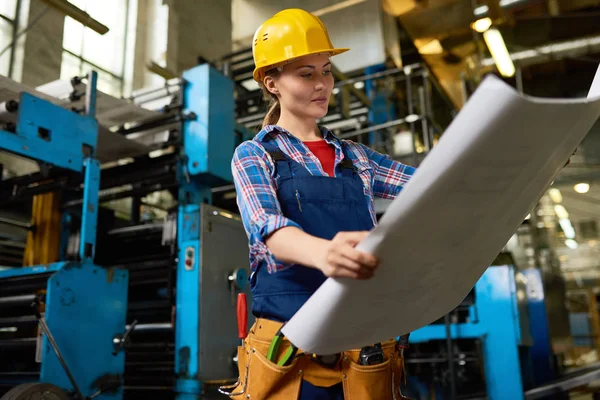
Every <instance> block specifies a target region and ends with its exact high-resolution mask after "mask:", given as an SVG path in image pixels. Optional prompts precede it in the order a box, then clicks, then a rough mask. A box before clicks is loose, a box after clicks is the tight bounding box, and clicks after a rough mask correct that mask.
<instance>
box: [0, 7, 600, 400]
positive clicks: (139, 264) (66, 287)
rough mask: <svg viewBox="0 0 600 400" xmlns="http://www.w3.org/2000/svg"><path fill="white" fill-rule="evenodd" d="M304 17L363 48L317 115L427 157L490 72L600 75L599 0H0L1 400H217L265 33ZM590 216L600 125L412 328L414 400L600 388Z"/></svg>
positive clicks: (240, 280)
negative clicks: (431, 314) (456, 296)
mask: <svg viewBox="0 0 600 400" xmlns="http://www.w3.org/2000/svg"><path fill="white" fill-rule="evenodd" d="M295 7H300V8H302V9H304V10H307V11H310V12H312V13H314V14H315V15H317V16H319V17H320V18H321V19H322V20H323V22H324V23H325V25H326V26H327V28H328V30H329V34H330V36H331V39H332V41H333V43H334V45H336V46H341V47H349V48H351V51H350V52H348V53H344V54H341V55H339V56H336V57H335V58H334V59H332V62H333V75H334V78H335V89H334V91H333V95H332V97H331V100H330V103H329V112H328V114H327V116H326V117H324V118H322V120H321V121H319V123H321V124H322V125H324V126H326V127H328V128H329V129H330V130H331V131H332V132H334V133H335V134H336V135H338V136H339V137H342V138H349V139H352V140H355V141H357V142H360V143H363V144H365V145H367V146H369V147H371V148H373V149H375V150H377V151H380V152H382V153H384V154H387V155H389V156H390V157H392V158H394V159H396V160H399V161H402V162H403V163H405V164H408V165H412V166H415V167H418V166H419V164H420V163H421V162H422V161H423V159H424V158H425V157H426V156H427V155H428V154H429V153H430V152H431V151H432V150H433V149H434V148H435V146H436V144H437V143H438V141H439V140H440V137H442V136H443V134H444V131H445V130H446V129H447V127H448V126H449V125H450V124H451V123H452V121H453V119H454V118H455V117H456V115H457V114H458V113H459V112H460V110H461V109H462V108H463V107H464V105H465V104H466V103H467V102H468V101H469V98H470V96H471V95H472V94H473V93H474V92H475V91H476V90H477V88H478V86H479V85H480V84H481V82H482V81H483V80H484V79H485V77H486V76H488V75H490V74H491V75H495V76H497V77H499V78H500V79H502V80H503V81H504V82H506V83H507V84H509V85H510V86H512V87H513V88H514V90H516V91H517V92H519V93H520V94H523V95H526V96H535V97H542V98H584V97H586V96H587V93H588V90H589V88H590V85H591V83H592V81H593V79H594V76H595V74H596V71H597V69H598V66H599V64H600V1H599V0H302V1H300V0H296V1H292V0H213V1H208V0H68V1H67V0H0V396H2V395H4V394H5V393H8V392H9V391H10V390H11V389H13V388H15V387H17V386H20V387H22V388H23V389H22V390H21V391H20V392H19V393H16V394H15V392H13V395H12V397H7V398H6V399H8V398H10V399H13V400H16V399H29V398H32V399H33V398H47V399H50V398H52V399H64V398H67V397H64V396H65V394H64V393H68V394H69V396H77V395H78V391H80V392H81V393H83V395H84V396H86V397H85V398H89V399H91V398H98V399H109V398H110V399H138V398H140V399H141V398H144V399H147V398H151V399H155V398H156V399H171V398H186V399H188V398H226V396H224V395H222V394H220V393H219V388H220V387H221V386H222V385H224V384H227V383H230V384H233V383H235V382H236V380H237V378H238V369H237V364H236V362H237V360H236V358H235V352H236V348H237V346H238V344H239V338H238V331H237V325H236V324H237V321H236V297H237V295H238V294H239V293H248V295H249V293H250V292H249V287H248V279H247V278H248V274H249V273H250V271H249V265H248V242H247V237H246V235H245V232H244V230H243V229H242V226H241V222H240V217H239V211H238V208H237V205H236V192H235V188H234V186H233V184H232V180H231V170H230V161H231V157H232V155H233V150H234V148H235V147H236V145H238V144H239V143H241V142H242V141H244V140H249V139H251V138H252V137H253V136H254V135H255V134H256V133H257V132H258V131H259V130H260V124H261V122H262V119H263V117H264V115H265V113H266V110H267V104H266V102H265V101H264V99H263V97H262V94H261V91H260V89H259V87H258V85H257V83H256V82H255V81H254V80H253V79H252V71H253V69H254V62H253V58H252V50H251V44H252V39H253V34H254V32H255V31H256V29H257V28H258V26H259V25H260V24H261V23H262V22H263V21H264V20H265V19H267V18H269V17H270V16H272V15H273V14H275V13H276V12H277V11H279V10H282V9H286V8H295ZM190 82H191V83H193V84H192V85H190V84H189V83H190ZM27 126H29V127H30V128H27ZM195 130H196V131H197V130H200V131H202V132H205V134H206V136H205V137H207V138H208V139H207V140H205V141H203V140H195V139H194V137H195V136H194V135H193V132H194V131H195ZM15 132H18V133H19V134H21V133H22V132H26V133H24V135H25V136H23V139H22V141H21V139H19V140H16V139H14V138H15V137H16V135H15ZM27 132H28V133H27ZM40 138H41V139H42V140H39V139H40ZM90 155H93V156H91V157H90ZM508 201H510V200H508ZM388 204H389V201H384V200H377V201H376V208H377V213H378V215H379V216H381V215H383V214H384V213H385V210H386V207H387V205H388ZM90 215H92V216H93V217H90ZM599 221H600V121H599V122H598V123H596V124H595V125H594V126H593V127H592V129H591V130H590V132H589V133H588V134H587V136H586V137H585V139H584V140H583V141H582V142H581V144H580V145H579V146H578V148H577V151H576V152H575V153H574V154H573V156H572V157H571V159H570V163H569V164H568V165H567V166H566V167H565V168H564V169H563V170H562V171H561V172H560V173H559V175H558V176H557V177H556V179H555V180H554V182H553V183H552V185H551V186H550V187H548V190H547V191H546V192H545V193H543V195H542V196H541V198H540V199H539V201H538V202H537V204H536V205H535V207H534V208H533V209H532V210H531V213H530V214H529V215H528V216H527V218H526V219H525V220H524V221H523V223H522V224H521V225H520V226H519V228H518V229H517V230H516V231H515V233H514V235H513V236H512V237H511V238H510V240H509V241H508V242H507V244H506V246H505V248H504V250H503V251H502V252H501V253H500V254H499V255H498V257H497V258H496V260H495V261H494V263H493V265H491V266H490V267H489V268H488V270H487V271H486V273H485V274H484V275H483V276H482V278H481V280H480V281H478V283H477V284H476V285H475V287H474V288H473V290H472V291H471V293H470V294H469V295H468V296H467V297H466V298H465V300H464V301H463V302H462V303H461V304H460V305H458V307H457V308H456V309H455V310H453V311H452V312H451V313H450V314H448V315H447V316H445V317H444V318H441V319H440V320H439V321H435V322H434V323H432V324H431V325H429V326H426V327H423V328H422V330H420V332H419V331H415V332H413V333H412V334H411V343H410V347H409V348H408V349H407V350H406V351H405V367H406V370H407V378H406V382H403V383H402V385H403V391H404V393H405V395H406V396H408V397H411V398H414V399H434V398H435V399H440V398H441V399H452V400H456V399H491V400H497V399H526V398H527V399H598V398H600V314H599V312H600V311H599V307H598V302H599V300H598V294H599V293H600V227H599ZM86 260H87V261H89V262H93V268H92V267H90V268H83V267H81V265H83V264H85V262H86ZM82 263H83V264H82ZM73 266H76V268H73ZM186 272H188V273H190V274H188V275H186ZM500 272H502V273H500ZM191 274H193V275H191ZM189 276H192V278H189ZM398 284H399V285H404V284H406V283H400V282H399V283H398ZM184 294H185V296H186V297H185V298H184ZM89 304H96V305H97V304H103V306H101V307H100V306H98V307H99V308H98V310H99V311H98V313H97V314H95V313H90V312H89V310H90V308H89ZM119 304H120V306H117V305H119ZM86 305H88V306H86ZM113 305H114V307H113ZM176 310H177V312H176ZM100 312H102V313H104V314H102V317H99V315H100ZM393 317H394V316H391V318H393ZM45 327H48V328H49V330H50V331H51V333H52V335H53V336H54V339H55V340H54V341H50V340H49V339H48V335H47V334H46V331H45ZM190 327H192V329H190ZM106 338H109V339H108V340H107V339H106ZM53 342H54V343H53ZM55 345H56V346H55ZM56 347H58V351H57V349H56ZM59 354H61V356H60V357H59ZM63 362H66V364H67V369H69V370H70V372H68V373H67V372H66V370H65V367H64V365H63ZM73 382H76V383H77V385H74V384H73ZM44 384H52V385H54V386H53V387H58V388H61V389H63V390H64V393H62V394H57V393H58V392H57V393H55V394H52V393H54V392H53V390H55V389H49V387H47V386H44ZM23 385H25V386H23ZM36 385H37V386H36ZM76 386H77V387H79V389H76ZM35 390H38V391H39V393H46V394H47V396H49V397H28V396H33V395H32V393H34V392H35ZM51 392H52V393H51ZM35 393H38V392H35ZM190 393H192V394H190ZM52 396H54V397H52ZM61 396H63V397H61ZM190 396H191V397H190ZM69 398H77V397H69ZM0 399H3V400H4V399H5V397H0Z"/></svg>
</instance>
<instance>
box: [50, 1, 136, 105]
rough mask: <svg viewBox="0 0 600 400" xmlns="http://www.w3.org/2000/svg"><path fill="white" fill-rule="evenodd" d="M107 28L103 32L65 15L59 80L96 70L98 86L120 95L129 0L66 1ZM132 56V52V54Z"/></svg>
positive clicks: (123, 85) (122, 87)
mask: <svg viewBox="0 0 600 400" xmlns="http://www.w3.org/2000/svg"><path fill="white" fill-rule="evenodd" d="M70 2H71V3H72V4H73V5H75V6H77V7H79V8H81V9H82V10H84V11H85V12H87V13H88V14H90V16H91V17H92V18H94V19H96V20H98V21H100V22H101V23H102V24H104V25H106V26H107V27H108V29H109V31H108V32H107V33H105V34H104V35H100V34H98V33H96V32H95V31H93V30H91V29H89V28H87V27H85V26H83V25H82V24H80V23H79V22H77V21H75V20H74V19H72V18H70V17H66V18H65V28H64V34H63V55H62V65H61V73H60V75H61V79H70V78H72V77H73V76H82V75H85V74H87V73H88V72H89V71H90V70H91V69H94V70H95V71H97V72H98V89H99V90H101V91H103V92H105V93H108V94H111V95H113V96H116V97H120V96H122V95H123V91H124V87H125V84H124V76H125V65H126V49H127V30H128V22H129V18H128V14H129V3H130V0H103V1H97V0H70ZM132 56H133V55H132Z"/></svg>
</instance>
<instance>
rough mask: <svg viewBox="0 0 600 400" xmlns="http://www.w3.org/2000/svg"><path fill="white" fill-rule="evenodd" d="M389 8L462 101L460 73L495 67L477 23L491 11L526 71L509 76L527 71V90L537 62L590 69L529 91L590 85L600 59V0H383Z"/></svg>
mask: <svg viewBox="0 0 600 400" xmlns="http://www.w3.org/2000/svg"><path fill="white" fill-rule="evenodd" d="M384 9H385V10H386V11H387V12H390V13H393V14H394V15H395V16H397V17H398V19H399V21H400V23H401V25H402V26H403V27H404V29H405V30H406V31H407V33H408V35H409V36H410V37H411V39H412V40H413V42H414V44H415V45H416V47H417V49H418V50H419V53H420V55H421V56H422V58H423V59H424V60H425V62H426V63H427V64H429V66H430V68H431V69H432V71H433V73H434V74H435V75H436V76H437V78H438V79H439V80H440V82H441V84H442V86H443V87H444V88H445V89H446V91H447V93H448V95H449V96H450V98H451V99H452V100H453V102H454V104H455V105H456V106H457V107H458V108H460V107H461V106H462V105H463V103H464V101H465V96H464V84H463V82H462V80H461V77H463V76H464V77H465V78H466V80H471V81H473V82H475V83H476V82H478V80H479V79H481V76H482V75H484V74H485V73H488V72H493V71H495V70H496V65H495V63H494V60H493V59H492V57H491V54H490V52H489V50H488V47H487V46H486V43H485V41H484V38H483V35H482V34H481V33H478V32H476V31H475V30H474V29H473V28H472V27H471V24H473V23H474V22H475V21H477V20H478V19H481V18H485V17H490V19H491V21H492V23H493V27H494V28H496V29H497V30H498V31H500V32H501V34H502V37H503V39H504V42H505V44H506V47H507V48H508V51H509V52H510V55H511V58H512V59H513V62H514V64H515V66H516V67H517V68H518V69H519V68H520V71H519V72H520V73H521V75H520V77H518V78H517V77H514V78H509V80H511V81H512V82H515V80H516V79H522V81H520V82H519V85H521V84H523V85H524V92H525V93H527V85H528V83H532V82H533V76H532V71H533V70H536V68H537V70H538V71H540V72H543V75H548V74H549V73H550V74H552V75H553V76H555V77H556V76H557V75H558V76H560V75H561V74H562V73H564V72H565V70H568V71H571V72H573V70H575V71H578V70H584V71H585V72H584V73H583V74H578V73H577V72H574V73H573V75H574V77H575V78H577V77H579V78H581V79H576V82H573V81H570V82H566V84H565V82H563V85H561V86H563V87H561V88H559V89H560V90H557V89H554V90H549V89H550V88H541V89H540V88H539V87H538V88H534V93H528V94H535V95H541V96H556V95H559V96H569V97H572V96H574V95H576V94H575V93H573V92H574V90H573V89H572V88H573V87H578V86H581V82H584V83H587V85H588V87H589V82H590V81H589V78H590V74H591V73H593V71H594V70H595V67H594V62H595V63H596V65H597V63H598V61H600V57H599V56H598V54H600V23H599V21H600V0H421V1H419V0H408V1H404V0H384ZM548 64H550V65H548ZM543 65H546V67H545V68H541V67H540V66H543ZM557 72H558V74H557ZM536 81H539V79H538V78H537V77H536ZM546 83H547V82H546ZM567 85H570V87H566V86H567ZM584 87H585V86H584Z"/></svg>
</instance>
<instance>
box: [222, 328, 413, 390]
mask: <svg viewBox="0 0 600 400" xmlns="http://www.w3.org/2000/svg"><path fill="white" fill-rule="evenodd" d="M282 325H283V324H282V323H279V322H275V321H271V320H266V319H257V320H256V322H255V323H254V325H253V326H252V327H251V328H250V331H249V334H248V337H247V338H246V339H245V341H244V346H243V347H242V346H239V347H238V371H239V379H238V382H237V383H236V384H235V385H233V386H231V387H230V391H229V393H228V394H229V396H230V398H232V399H256V400H267V399H269V400H271V399H273V400H279V399H282V400H296V399H298V398H299V392H300V386H301V383H302V380H306V381H308V382H309V383H311V384H312V385H314V386H320V387H329V386H333V385H335V384H338V383H340V382H342V383H343V388H344V399H345V400H353V399H356V400H371V399H373V400H375V399H377V400H400V399H406V397H404V396H402V394H401V393H400V389H399V388H400V384H401V382H402V381H403V380H404V379H405V375H404V358H403V357H402V354H401V349H399V348H398V347H397V346H396V341H395V340H389V341H386V342H382V343H381V347H382V349H383V353H384V362H383V363H380V364H376V365H360V364H359V363H358V362H359V356H360V349H356V350H350V351H345V352H343V353H341V354H337V355H332V356H316V355H314V354H310V353H306V352H303V351H302V350H301V349H299V350H298V351H297V352H296V353H295V355H294V357H293V358H292V359H291V360H290V361H288V362H287V363H286V364H285V365H278V363H277V362H276V360H275V362H273V361H269V359H268V358H267V354H268V353H269V348H270V347H271V344H272V340H273V337H274V336H276V335H277V334H278V333H279V332H280V329H281V326H282ZM290 347H291V344H290V342H289V341H288V340H287V339H285V338H284V339H283V341H282V342H281V343H280V345H279V351H278V353H279V354H284V353H286V352H287V351H288V350H289V349H290Z"/></svg>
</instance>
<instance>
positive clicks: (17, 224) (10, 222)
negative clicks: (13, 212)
mask: <svg viewBox="0 0 600 400" xmlns="http://www.w3.org/2000/svg"><path fill="white" fill-rule="evenodd" d="M0 224H5V225H10V226H15V227H17V228H23V229H27V230H30V229H31V228H33V225H31V224H29V223H27V222H21V221H17V220H15V219H10V218H4V217H0Z"/></svg>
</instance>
